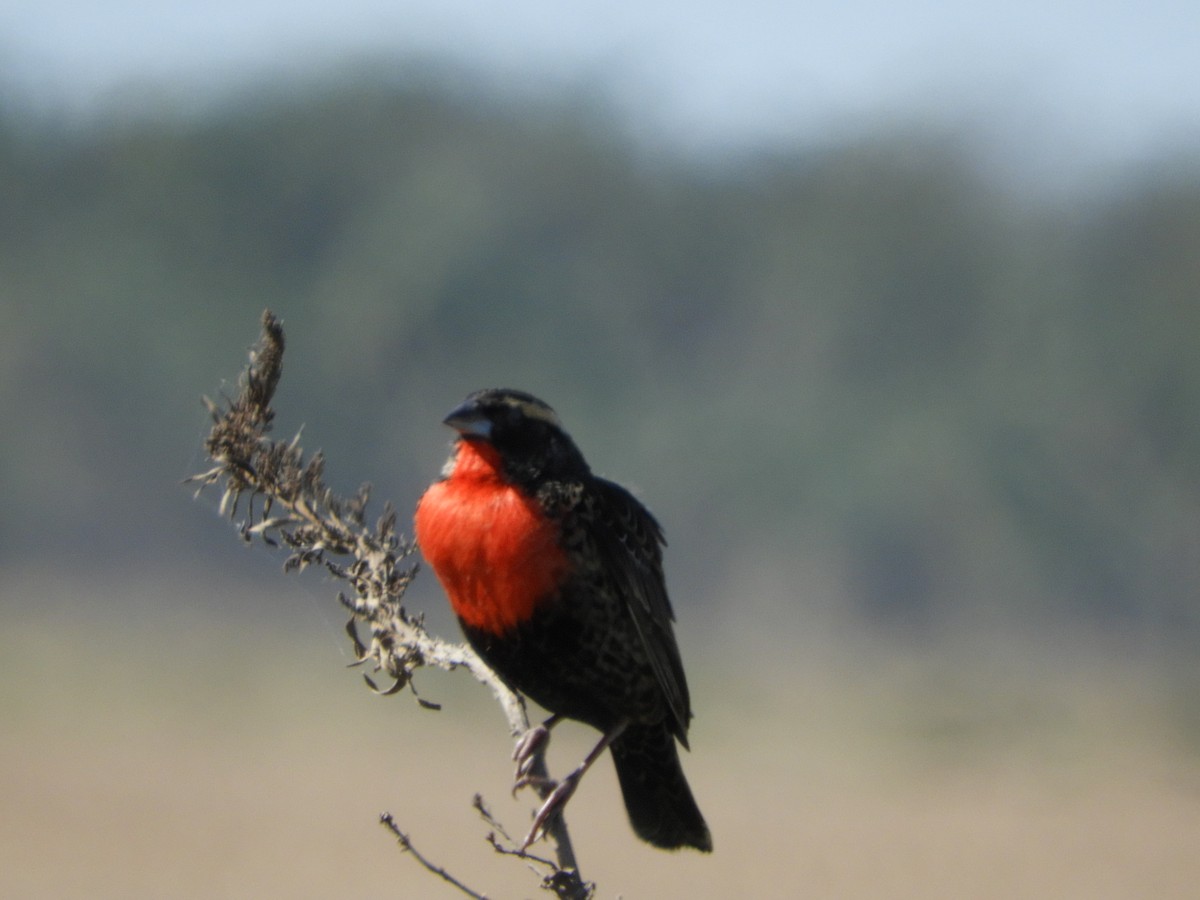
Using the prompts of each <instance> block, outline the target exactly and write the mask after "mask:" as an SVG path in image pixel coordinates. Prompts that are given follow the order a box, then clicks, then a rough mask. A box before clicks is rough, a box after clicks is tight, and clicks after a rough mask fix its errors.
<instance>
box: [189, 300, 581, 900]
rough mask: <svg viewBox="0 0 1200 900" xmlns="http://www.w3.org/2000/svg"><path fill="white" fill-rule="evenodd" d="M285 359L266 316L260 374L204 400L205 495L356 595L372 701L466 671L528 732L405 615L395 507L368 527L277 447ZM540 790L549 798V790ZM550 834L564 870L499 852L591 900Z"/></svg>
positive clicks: (541, 765) (521, 718)
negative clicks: (440, 673)
mask: <svg viewBox="0 0 1200 900" xmlns="http://www.w3.org/2000/svg"><path fill="white" fill-rule="evenodd" d="M283 350H284V336H283V328H282V326H281V324H280V322H279V320H278V319H277V318H276V317H275V316H274V315H273V314H272V313H271V312H270V310H266V311H264V313H263V316H262V336H261V337H260V338H259V341H258V343H257V344H256V345H255V347H254V349H253V350H251V352H250V363H249V366H248V367H247V368H246V371H245V372H244V373H243V375H242V378H241V381H240V382H239V390H238V393H237V396H235V397H232V398H228V397H227V398H224V402H223V403H222V404H217V403H214V402H212V401H211V400H208V399H207V398H205V404H206V405H207V407H208V410H209V412H210V414H211V415H212V418H213V427H212V430H211V432H210V433H209V436H208V438H207V439H206V440H205V444H204V446H205V450H206V451H207V453H208V456H209V458H210V460H211V461H212V463H213V465H212V468H210V469H209V470H208V471H205V472H201V473H199V474H197V475H194V476H192V477H191V478H189V479H188V481H189V482H194V483H198V484H199V488H197V494H199V493H200V492H201V491H203V490H204V488H206V487H209V486H211V485H217V484H220V483H222V482H223V484H224V488H223V491H222V494H221V503H220V509H221V512H222V513H223V514H225V515H227V516H229V518H230V519H234V518H235V517H236V516H237V513H238V510H239V508H242V503H243V501H244V502H245V507H244V509H245V520H244V522H243V523H242V524H241V525H240V533H241V535H242V537H243V538H244V539H245V540H252V539H253V538H256V537H257V538H259V539H261V540H263V541H264V542H265V543H267V544H269V545H271V546H280V545H282V546H283V547H284V548H286V549H287V550H288V551H289V555H288V557H287V560H286V561H285V563H284V569H285V571H302V570H304V569H306V568H308V567H309V566H311V565H321V566H323V567H324V568H325V569H326V570H328V571H329V572H330V573H332V574H333V575H334V576H335V577H337V578H339V579H341V580H343V581H345V582H346V583H347V585H348V587H349V590H348V591H343V592H341V593H339V594H338V600H339V602H340V603H341V604H342V605H343V606H344V607H345V608H346V609H347V610H348V611H349V613H350V618H349V620H348V621H347V623H346V633H347V635H348V637H349V638H350V641H351V643H352V645H353V648H354V655H355V659H356V660H357V663H356V664H357V665H369V666H370V667H371V668H372V670H373V671H374V672H376V673H385V674H386V676H387V678H388V679H390V682H391V683H390V684H389V685H388V686H387V687H384V688H380V687H379V686H378V685H377V684H376V682H375V681H374V680H373V679H372V678H371V677H370V676H369V675H365V674H364V676H363V677H364V678H365V680H366V682H367V684H368V685H369V686H370V687H371V688H372V689H373V690H376V691H378V692H379V693H383V694H396V693H399V692H401V691H402V690H404V689H405V688H409V689H410V690H412V692H413V696H414V697H416V696H417V695H416V690H415V688H414V687H413V676H414V675H415V673H416V672H417V670H418V669H420V668H421V667H422V666H435V667H437V668H440V669H446V670H452V669H459V668H462V669H466V670H467V671H468V672H470V673H471V675H473V676H474V677H475V679H476V680H477V681H479V682H480V683H482V684H484V685H486V686H487V687H488V689H489V690H491V692H492V695H493V696H494V697H495V698H496V701H497V702H498V703H499V704H500V707H501V709H502V710H503V711H504V715H505V718H506V719H507V721H508V727H509V730H510V732H511V733H512V734H513V735H514V736H517V735H521V734H523V733H525V732H526V731H527V730H528V729H529V718H528V716H527V714H526V711H525V705H524V702H523V701H522V700H521V698H520V696H519V695H517V694H515V693H514V692H512V691H511V690H509V689H508V687H507V685H505V684H504V682H503V681H501V680H500V678H499V677H498V676H497V675H496V674H495V673H494V672H492V670H491V669H489V668H488V667H487V665H485V664H484V662H483V660H481V659H480V658H479V657H478V656H477V655H476V654H475V652H474V651H473V650H472V649H471V648H470V647H469V646H467V645H466V644H463V643H454V642H450V641H445V640H442V639H441V638H437V637H435V636H433V635H431V634H429V632H427V631H426V630H425V628H424V625H423V623H422V621H421V617H420V616H419V615H416V616H414V615H411V614H410V613H409V612H408V611H407V610H406V609H405V607H404V604H403V598H404V592H405V591H406V590H407V588H408V585H409V583H410V582H411V581H412V579H413V578H414V577H415V576H416V574H417V563H416V562H415V561H414V560H412V559H411V557H412V556H413V554H414V553H415V551H416V546H415V544H413V542H412V541H411V540H408V539H407V538H404V537H403V536H401V535H400V534H399V533H398V532H397V531H396V512H395V509H394V508H393V506H392V505H391V504H390V503H388V504H386V505H385V506H384V511H383V514H382V515H381V516H380V517H379V519H378V520H377V521H376V522H375V523H374V524H373V525H368V524H367V516H366V509H367V502H368V499H369V496H370V488H369V486H367V485H364V486H363V487H361V488H359V490H358V491H357V493H355V495H354V496H353V497H351V498H349V499H343V498H341V497H339V496H337V495H336V494H335V493H334V492H333V491H332V490H331V489H330V488H329V487H327V486H326V485H325V481H324V469H325V459H324V457H323V456H322V455H321V454H320V453H316V454H314V455H313V456H311V457H310V458H309V459H307V460H305V458H304V451H303V450H302V449H301V447H300V442H299V438H300V436H299V434H297V435H296V436H295V437H294V438H292V439H291V440H290V441H288V442H287V443H281V442H276V441H274V440H272V439H271V438H269V437H268V433H269V432H270V429H271V423H272V421H273V420H274V417H275V413H274V410H273V409H272V408H271V401H272V399H273V397H274V395H275V389H276V387H277V386H278V384H279V378H280V375H281V373H282V365H283ZM256 501H258V502H257V504H256ZM256 505H257V509H256ZM417 700H418V702H419V703H420V704H421V705H422V706H424V707H426V708H434V709H436V708H437V705H436V704H432V703H429V702H428V701H425V700H423V699H421V698H419V697H417ZM532 774H533V775H534V776H535V783H540V784H546V783H549V782H550V779H549V776H548V773H547V772H546V768H545V761H544V759H542V758H541V757H540V756H539V757H538V759H537V761H536V764H535V769H534V771H533V772H532ZM538 790H539V793H540V794H542V796H543V797H544V796H545V794H546V793H548V790H549V788H545V787H539V789H538ZM488 818H489V820H490V816H489V817H488ZM382 821H383V822H384V824H385V825H387V826H388V827H389V828H390V829H391V830H392V831H393V833H394V834H396V835H397V839H398V840H399V839H401V836H403V839H402V845H404V846H405V848H406V849H408V850H409V851H410V852H413V851H412V844H411V841H409V840H408V838H407V836H406V835H404V833H403V832H402V831H401V830H400V828H399V826H397V825H396V824H395V823H394V821H393V820H392V818H391V815H390V814H386V813H385V814H384V818H383V819H382ZM549 835H550V838H551V840H552V841H553V842H554V844H555V855H556V857H557V861H556V862H550V861H549V860H541V859H538V858H535V857H531V856H530V855H529V854H523V853H514V852H513V851H512V850H510V849H509V848H502V847H499V846H497V850H503V852H505V853H506V854H510V855H517V856H522V857H523V858H526V859H529V860H532V861H535V862H539V863H544V864H546V865H548V866H549V867H550V868H551V872H550V875H548V876H546V877H545V878H544V879H543V887H545V888H546V889H547V890H551V891H553V892H554V893H555V894H557V895H558V896H559V897H561V898H570V900H580V898H587V897H590V896H592V893H593V891H594V886H593V885H591V884H588V883H586V882H584V881H583V879H582V878H581V877H580V875H579V867H578V865H577V864H576V861H575V856H574V852H573V849H572V847H571V839H570V835H569V833H568V831H567V826H566V823H565V822H564V821H563V819H562V817H561V816H558V817H556V818H555V821H554V822H553V823H552V824H551V827H550V829H549ZM493 843H495V842H493ZM414 855H415V856H417V857H418V858H419V859H421V860H422V865H425V866H426V868H428V869H430V871H435V872H436V873H437V874H439V875H440V876H442V877H444V878H446V879H447V880H449V881H451V882H452V883H455V884H459V883H458V882H457V881H456V880H455V879H453V878H452V877H451V876H449V875H447V874H446V873H445V872H444V870H441V869H439V868H437V867H431V866H430V865H429V864H428V863H427V862H425V861H424V860H423V858H421V857H420V856H419V854H415V852H414ZM459 886H460V887H462V889H463V890H464V891H466V892H467V893H468V894H470V895H471V896H477V895H475V894H474V893H473V892H471V891H470V890H469V889H467V888H465V887H463V886H462V885H461V884H459Z"/></svg>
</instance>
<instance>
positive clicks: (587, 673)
mask: <svg viewBox="0 0 1200 900" xmlns="http://www.w3.org/2000/svg"><path fill="white" fill-rule="evenodd" d="M445 423H446V424H447V425H449V426H450V427H451V428H454V429H455V430H457V431H458V433H459V436H458V439H457V440H456V441H455V444H454V451H453V453H452V455H451V457H450V460H449V461H448V462H447V463H446V467H445V468H444V469H443V472H442V478H441V479H440V480H439V481H437V482H435V483H434V484H433V485H432V486H431V487H430V488H429V490H427V491H426V492H425V495H424V496H423V497H422V498H421V500H420V502H419V503H418V504H417V512H416V519H415V525H416V537H417V543H418V544H419V545H420V547H421V551H422V553H423V554H424V556H425V558H426V559H427V560H428V561H429V563H430V565H431V566H433V569H434V571H435V572H436V573H437V576H438V578H439V580H440V581H441V583H442V586H443V588H444V589H445V591H446V594H447V596H448V597H449V599H450V605H451V606H452V607H453V609H454V612H455V614H456V615H457V616H458V619H459V622H460V623H461V625H462V629H463V632H464V633H465V635H466V637H467V640H468V641H469V642H470V644H471V646H472V647H474V648H475V651H476V652H477V653H478V654H479V655H480V656H481V657H483V659H484V660H485V661H486V662H487V663H488V665H489V666H491V667H492V669H494V670H495V671H496V673H497V674H499V675H500V677H501V678H503V679H504V680H505V681H506V682H507V683H508V684H509V686H510V687H512V688H513V689H515V690H517V691H520V692H521V693H523V694H525V695H526V696H527V697H530V698H531V699H532V700H534V701H535V702H537V703H538V704H539V705H541V706H543V707H544V708H546V709H547V710H549V711H550V712H551V713H552V714H553V715H552V716H551V718H550V720H548V722H547V723H546V725H545V726H544V727H543V728H541V729H534V731H533V732H531V734H530V735H529V736H527V737H526V739H524V740H523V741H522V742H521V743H520V744H518V749H517V758H518V760H519V762H526V761H527V758H528V757H529V756H530V755H532V753H533V750H534V748H535V746H536V745H537V744H538V743H540V742H541V741H544V740H545V738H546V736H547V730H546V729H548V728H549V727H550V726H551V725H553V724H554V722H556V721H558V720H559V719H561V718H568V719H577V720H579V721H581V722H585V723H586V724H588V725H591V726H592V727H594V728H597V729H599V730H600V731H601V732H603V734H604V737H603V738H601V740H600V742H599V743H598V744H597V745H596V748H595V749H594V750H593V751H592V752H591V753H589V754H588V757H587V758H586V759H585V760H584V762H583V763H582V764H581V765H580V766H579V767H578V768H577V769H576V770H575V771H574V772H572V773H571V774H570V775H568V776H567V777H566V778H565V779H563V781H562V782H560V783H559V785H558V787H557V788H556V789H555V790H554V791H553V792H552V793H551V795H550V796H549V797H548V798H547V800H546V801H545V804H544V805H543V807H542V809H541V810H540V811H539V813H538V816H537V817H536V819H535V824H534V828H533V830H532V831H531V832H530V838H533V837H534V836H536V834H537V833H538V831H539V829H540V828H541V827H543V826H544V825H545V823H546V821H547V820H548V818H549V817H550V816H552V815H554V814H555V813H557V812H558V811H559V810H560V809H561V807H562V805H563V804H565V802H566V800H567V799H568V798H569V797H570V795H571V794H572V793H573V792H574V790H575V787H576V785H577V784H578V783H579V779H580V778H581V777H582V775H583V773H584V772H585V771H586V770H587V768H588V766H590V765H591V763H592V762H593V761H594V760H595V759H596V758H597V757H598V756H599V755H600V754H601V753H603V752H604V750H605V748H608V749H610V750H611V752H612V758H613V763H614V765H615V766H616V770H617V779H618V781H619V782H620V784H621V792H622V794H623V796H624V799H625V808H626V810H627V811H628V813H629V821H630V823H631V824H632V826H633V830H634V831H635V832H636V833H637V834H638V836H639V837H641V838H642V839H643V840H645V841H648V842H649V843H651V844H654V845H655V846H658V847H664V848H669V849H675V848H679V847H685V846H688V847H695V848H697V849H699V850H703V851H710V850H712V837H711V836H710V834H709V831H708V826H707V825H706V824H705V822H704V817H703V816H702V815H701V814H700V810H699V808H698V807H697V806H696V801H695V800H694V799H693V798H692V792H691V789H690V788H689V787H688V783H687V780H686V778H685V777H684V774H683V769H682V767H681V766H680V763H679V753H678V748H677V747H676V741H678V742H679V743H681V744H683V746H684V747H687V730H688V722H689V721H690V720H691V717H692V711H691V706H690V701H689V698H688V688H687V681H686V679H685V678H684V674H683V663H682V661H681V660H680V656H679V647H678V645H677V644H676V642H675V635H674V632H673V630H672V625H671V623H672V622H673V621H674V614H673V613H672V611H671V603H670V601H669V600H668V598H667V589H666V584H665V582H664V580H663V572H662V546H663V537H662V530H661V528H660V527H659V524H658V522H656V521H655V519H654V517H653V516H652V515H650V513H649V512H648V511H647V510H646V508H645V507H644V506H642V504H641V503H639V502H638V501H637V500H636V499H635V498H634V497H633V495H632V494H630V493H629V492H628V491H627V490H625V489H624V488H623V487H621V486H620V485H617V484H614V483H613V482H611V481H606V480H605V479H603V478H599V477H597V476H596V475H593V474H592V472H591V469H590V468H589V467H588V464H587V463H586V462H585V461H584V458H583V455H582V454H581V453H580V452H579V449H578V448H577V447H576V446H575V444H574V442H573V441H572V440H571V438H570V437H569V436H568V435H567V433H566V432H565V431H564V430H563V428H562V425H561V424H560V423H559V420H558V416H557V415H556V414H555V412H554V410H552V409H551V408H550V407H549V406H547V405H546V404H545V403H543V402H542V401H541V400H538V399H537V398H536V397H533V396H530V395H529V394H526V393H524V392H522V391H514V390H484V391H477V392H476V393H474V394H471V395H470V396H469V397H467V399H466V401H465V402H464V403H463V404H462V405H461V406H459V407H458V408H456V409H455V410H454V411H453V412H451V413H450V415H448V416H447V417H446V419H445ZM519 771H520V770H519ZM527 843H528V839H527Z"/></svg>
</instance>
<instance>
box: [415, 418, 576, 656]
mask: <svg viewBox="0 0 1200 900" xmlns="http://www.w3.org/2000/svg"><path fill="white" fill-rule="evenodd" d="M414 524H415V527H416V537H417V543H418V544H419V545H420V547H421V552H422V553H423V554H424V556H425V559H426V560H428V561H429V564H430V565H431V566H433V570H434V572H436V573H437V576H438V579H439V580H440V581H441V583H442V587H443V588H444V589H445V591H446V595H447V597H449V599H450V605H451V606H452V607H453V608H454V612H455V613H456V614H457V615H458V616H459V618H461V619H462V620H463V621H464V622H466V623H467V624H468V625H471V626H473V627H475V628H480V629H483V630H484V631H487V632H489V633H491V634H496V635H502V634H505V633H507V632H509V631H511V630H512V629H513V628H514V627H515V626H516V625H518V624H520V623H521V622H523V621H525V620H527V619H529V617H530V616H532V615H533V611H534V609H535V608H536V607H537V606H538V605H539V604H541V603H543V602H545V601H547V600H550V599H552V598H553V597H554V595H555V594H556V593H557V592H558V589H559V587H560V586H561V585H562V582H563V580H564V579H565V578H566V576H567V574H568V572H569V570H570V563H569V561H568V559H567V557H566V554H565V553H564V552H563V550H562V548H561V546H560V545H559V542H558V528H557V526H556V524H555V522H554V521H553V520H551V519H549V518H547V517H546V515H545V513H544V512H543V511H542V508H541V507H540V506H539V505H538V503H537V501H536V500H534V499H533V498H531V497H528V496H526V495H525V494H523V493H522V492H521V491H520V490H519V489H518V488H517V487H515V486H514V485H512V484H510V483H509V482H508V481H506V480H505V479H504V477H503V474H502V472H501V469H500V458H499V455H498V454H497V453H496V451H495V450H494V449H493V448H492V447H491V446H489V445H487V444H484V443H481V442H479V441H471V440H460V441H459V442H458V449H457V453H456V455H455V458H454V460H453V468H452V469H451V471H450V473H449V475H448V476H447V477H446V478H445V479H443V480H442V481H438V482H436V483H434V484H433V485H432V486H431V487H430V488H429V490H427V491H426V492H425V495H424V496H423V497H422V498H421V500H420V502H419V503H418V504H417V511H416V516H415V522H414Z"/></svg>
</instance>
